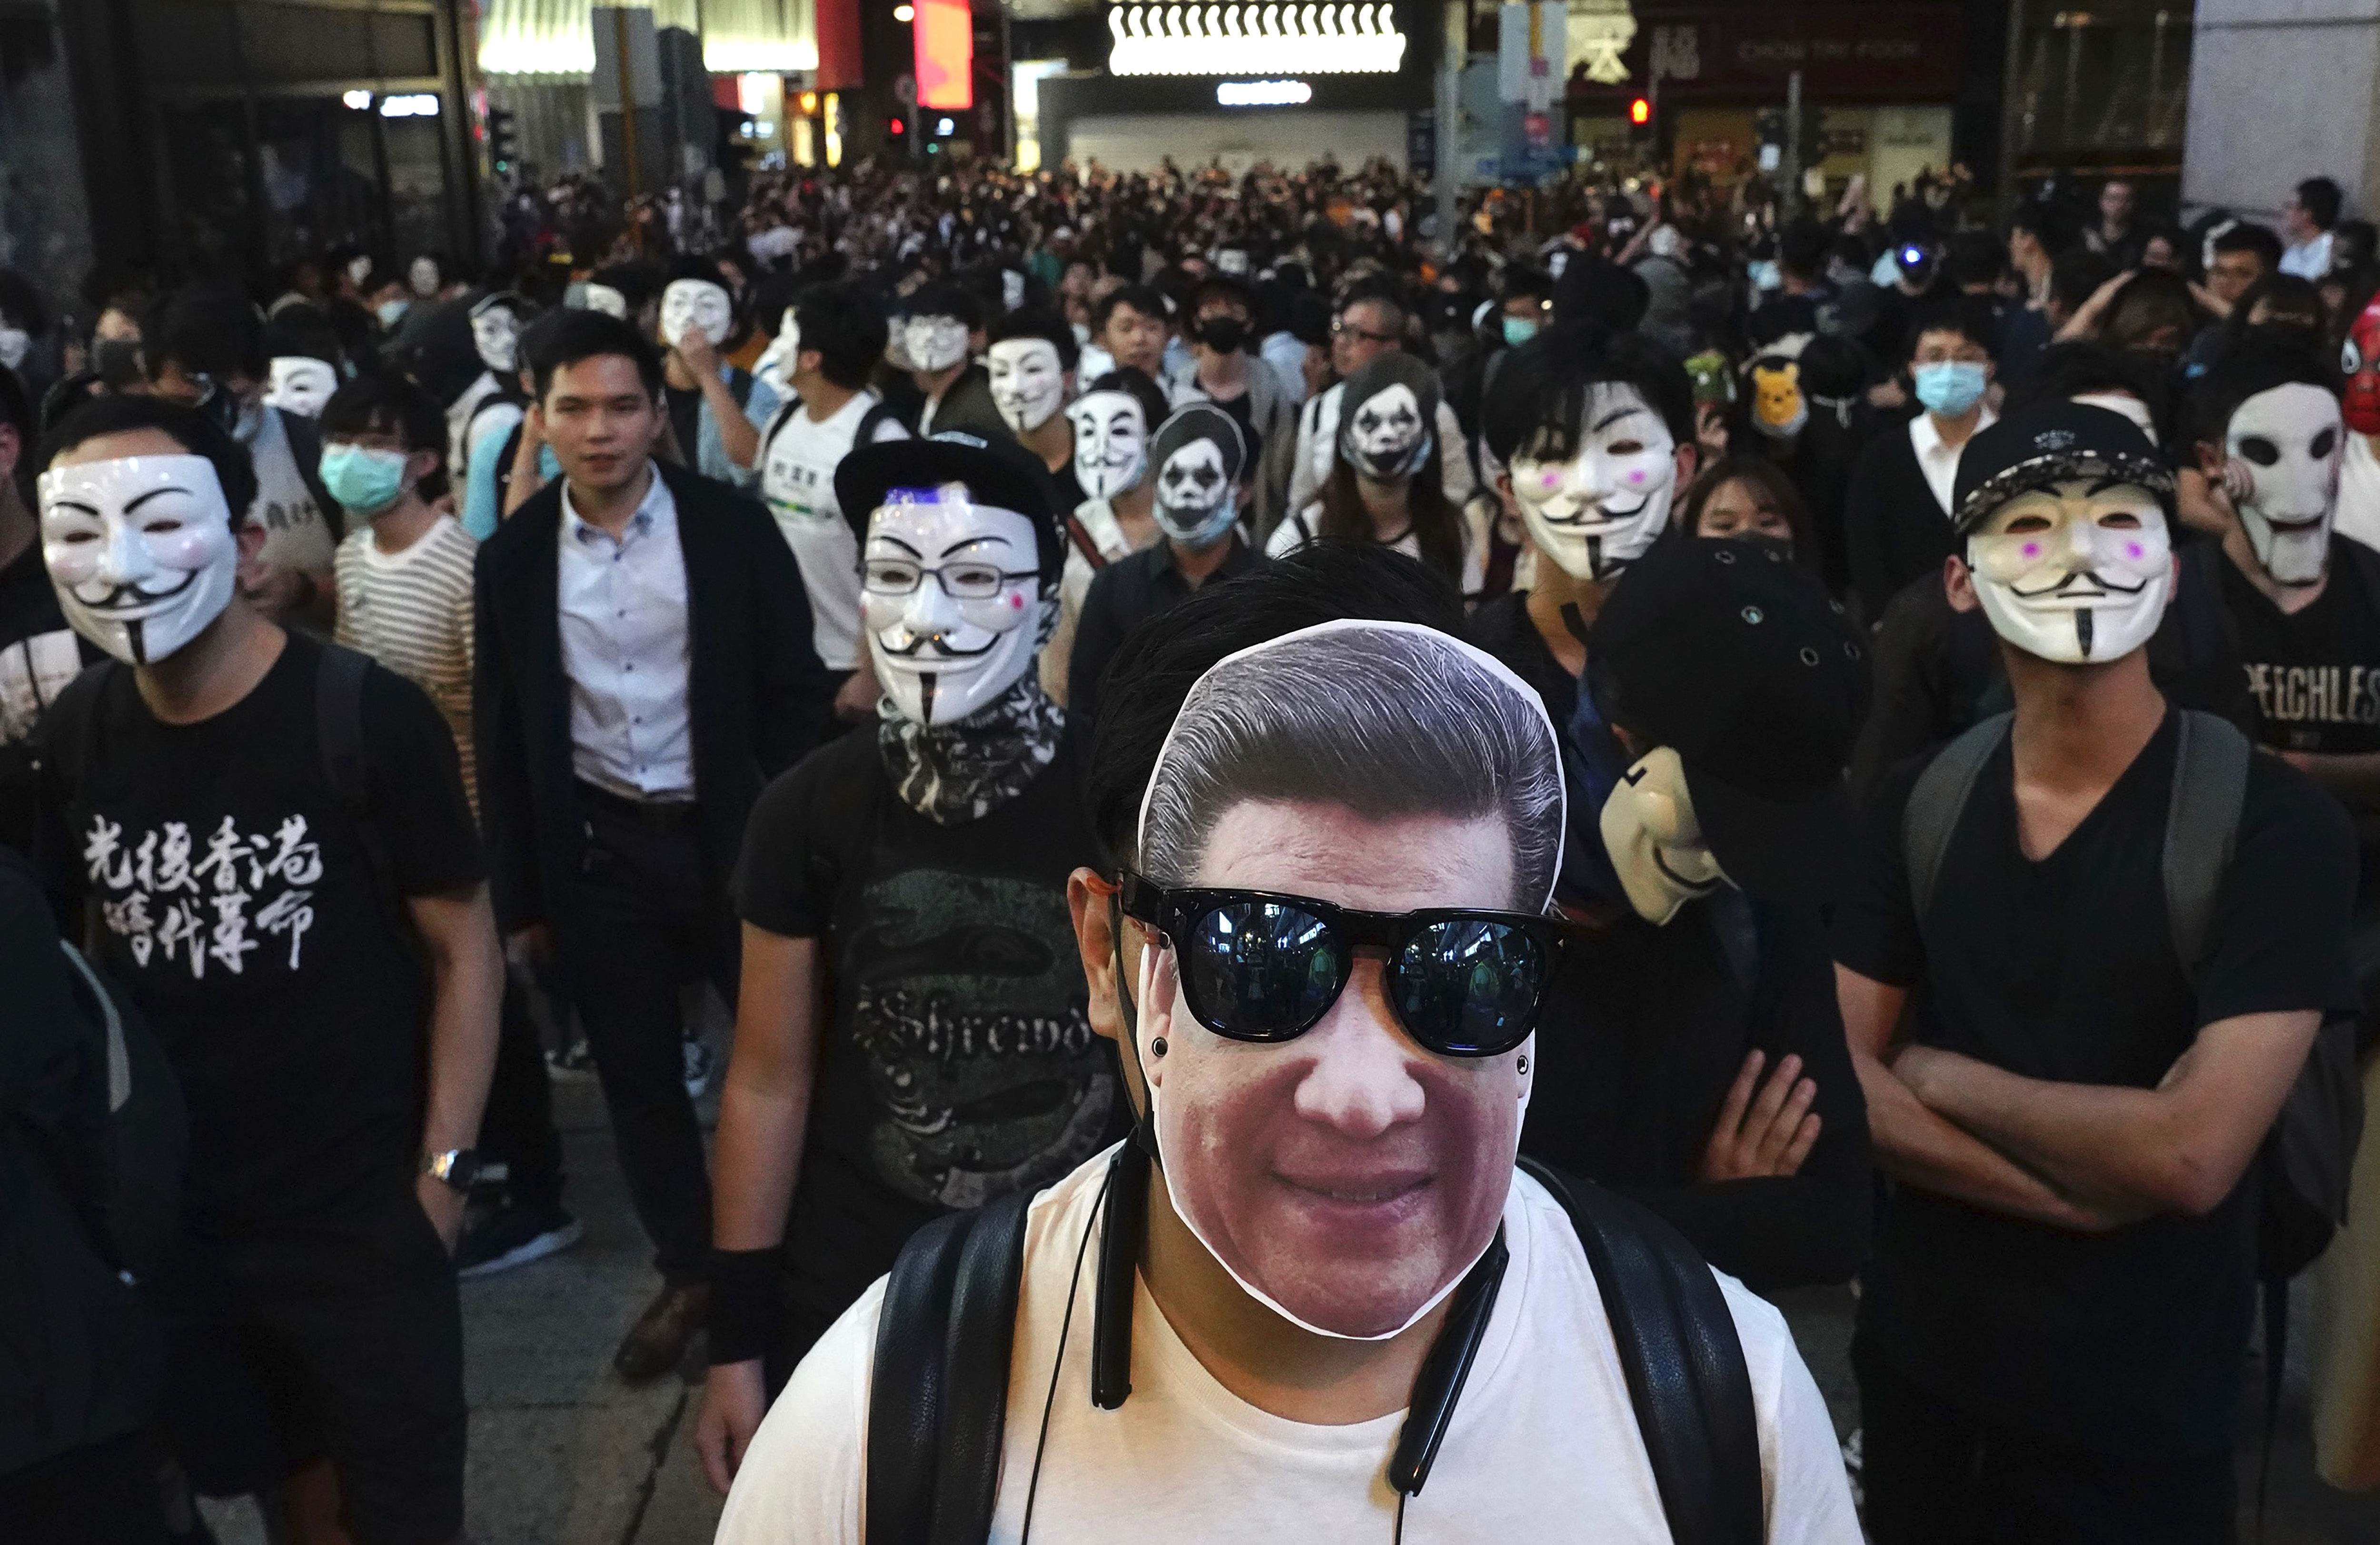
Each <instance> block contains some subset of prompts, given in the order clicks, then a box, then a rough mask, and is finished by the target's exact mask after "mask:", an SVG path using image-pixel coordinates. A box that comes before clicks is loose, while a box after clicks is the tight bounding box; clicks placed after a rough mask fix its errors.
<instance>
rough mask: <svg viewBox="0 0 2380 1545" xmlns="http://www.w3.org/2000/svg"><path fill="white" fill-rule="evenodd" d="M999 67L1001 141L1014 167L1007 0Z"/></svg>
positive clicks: (1012, 48) (1012, 56)
mask: <svg viewBox="0 0 2380 1545" xmlns="http://www.w3.org/2000/svg"><path fill="white" fill-rule="evenodd" d="M1000 68H1001V73H1002V75H1004V76H1005V77H1006V78H1007V79H1003V80H1002V81H1001V83H1000V103H1001V112H1000V116H1001V117H1002V119H1003V120H1005V122H1006V126H1007V127H1006V131H1005V132H1004V133H1002V136H1001V140H1002V142H1003V143H1004V144H1005V145H1006V146H1007V147H1008V165H1009V169H1010V170H1011V171H1014V170H1015V168H1016V29H1015V28H1014V27H1013V26H1011V25H1010V17H1009V14H1008V0H1001V5H1000Z"/></svg>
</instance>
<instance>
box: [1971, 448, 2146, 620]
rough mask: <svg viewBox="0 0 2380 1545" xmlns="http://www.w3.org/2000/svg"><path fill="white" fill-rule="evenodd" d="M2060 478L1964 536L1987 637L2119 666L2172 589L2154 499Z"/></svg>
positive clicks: (2129, 488)
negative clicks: (1987, 622) (1990, 633)
mask: <svg viewBox="0 0 2380 1545" xmlns="http://www.w3.org/2000/svg"><path fill="white" fill-rule="evenodd" d="M2103 481H2104V480H2100V479H2095V478H2069V479H2066V480H2064V481H2060V482H2058V484H2057V485H2056V486H2054V487H2050V488H2040V489H2033V490H2029V491H2028V492H2026V493H2020V494H2018V495H2016V496H2015V497H2014V498H2012V499H2010V500H2009V501H2008V502H2007V503H2006V504H2004V505H2000V506H1999V507H1998V508H1997V509H1995V510H1993V511H1992V512H1991V514H1989V515H1988V516H1985V517H1984V521H1983V524H1982V525H1981V526H1980V527H1978V528H1977V529H1975V531H1974V532H1973V534H1971V535H1970V536H1969V537H1968V538H1967V566H1968V567H1969V568H1971V569H1972V570H1973V573H1974V582H1975V593H1976V595H1977V597H1978V598H1979V599H1980V600H1981V601H1982V602H1983V607H1984V615H1985V617H1987V618H1989V619H1990V620H1991V625H1992V631H1994V632H1995V633H1998V635H1999V636H2000V637H2001V638H2003V639H2007V640H2008V641H2009V642H2010V643H2011V644H2014V645H2015V646H2016V647H2017V648H2019V649H2021V650H2023V651H2025V652H2026V653H2028V654H2033V655H2038V656H2039V657H2040V658H2042V659H2044V660H2052V661H2057V662H2059V663H2065V664H2082V663H2096V662H2099V661H2104V660H2119V659H2121V658H2123V657H2124V656H2125V655H2127V654H2130V653H2131V652H2132V651H2134V650H2136V649H2139V648H2140V647H2141V646H2142V645H2143V644H2145V643H2147V642H2148V641H2149V636H2150V635H2151V634H2153V633H2155V631H2156V626H2157V619H2158V618H2160V617H2162V616H2163V615H2164V614H2165V603H2166V598H2167V597H2168V594H2170V592H2171V591H2172V589H2173V548H2172V545H2171V540H2172V539H2171V538H2170V536H2169V535H2168V530H2167V527H2166V519H2165V511H2164V510H2163V508H2162V507H2160V506H2159V505H2158V504H2157V501H2156V496H2155V494H2153V493H2150V492H2149V491H2148V490H2146V489H2144V488H2142V487H2140V486H2139V485H2138V484H2136V483H2116V484H2112V485H2107V486H2102V483H2103Z"/></svg>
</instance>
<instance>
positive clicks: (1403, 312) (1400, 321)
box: [1333, 282, 1413, 342]
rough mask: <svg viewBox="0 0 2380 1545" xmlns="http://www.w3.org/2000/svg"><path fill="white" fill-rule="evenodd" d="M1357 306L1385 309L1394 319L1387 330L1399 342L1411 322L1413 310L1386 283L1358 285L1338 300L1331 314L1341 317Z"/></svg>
mask: <svg viewBox="0 0 2380 1545" xmlns="http://www.w3.org/2000/svg"><path fill="white" fill-rule="evenodd" d="M1358 306H1380V307H1384V308H1386V309H1387V310H1388V312H1389V315H1390V317H1392V318H1393V319H1394V320H1393V321H1391V322H1390V323H1389V328H1388V330H1389V331H1390V332H1391V333H1394V334H1395V335H1397V338H1398V340H1399V341H1400V342H1402V341H1403V338H1404V335H1405V328H1406V327H1407V326H1408V325H1409V324H1410V323H1411V322H1412V321H1413V308H1412V307H1410V306H1408V305H1406V304H1405V302H1404V297H1403V296H1401V295H1399V294H1398V293H1397V292H1396V290H1395V289H1394V288H1392V287H1391V286H1389V285H1387V284H1386V283H1371V282H1367V283H1363V284H1358V285H1356V286H1353V287H1352V288H1350V289H1349V290H1348V291H1347V293H1346V294H1345V295H1343V296H1341V297H1340V298H1339V304H1338V307H1337V308H1336V310H1335V311H1334V313H1333V314H1334V315H1338V316H1342V317H1343V316H1345V315H1346V314H1347V313H1348V312H1349V311H1352V310H1354V309H1355V308H1356V307H1358Z"/></svg>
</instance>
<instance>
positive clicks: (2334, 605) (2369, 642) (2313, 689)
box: [2222, 536, 2380, 754]
mask: <svg viewBox="0 0 2380 1545" xmlns="http://www.w3.org/2000/svg"><path fill="white" fill-rule="evenodd" d="M2349 546H2350V539H2348V538H2346V537H2340V536H2334V537H2332V538H2331V539H2330V578H2329V580H2328V582H2327V583H2325V585H2324V586H2323V588H2322V594H2321V595H2319V596H2317V597H2315V598H2314V602H2313V605H2311V606H2308V607H2306V608H2305V609H2304V610H2303V611H2301V612H2294V613H2284V612H2283V611H2282V610H2281V609H2280V608H2279V607H2278V606H2276V605H2275V604H2273V602H2272V601H2271V599H2270V598H2268V597H2267V596H2265V593H2264V592H2263V591H2261V590H2257V589H2256V587H2255V586H2254V585H2253V584H2251V583H2249V581H2248V577H2247V576H2246V575H2244V574H2241V573H2240V568H2239V566H2238V565H2236V564H2233V563H2230V562H2228V561H2226V562H2225V563H2224V564H2223V565H2222V569H2223V604H2224V607H2225V609H2226V610H2228V612H2229V613H2230V614H2231V617H2232V621H2233V624H2234V626H2235V627H2237V628H2238V630H2239V636H2240V661H2241V663H2243V664H2245V665H2246V667H2247V671H2248V691H2249V693H2250V695H2251V696H2252V697H2253V699H2254V700H2255V705H2256V739H2257V741H2258V743H2259V744H2262V745H2265V746H2269V747H2271V748H2273V749H2275V750H2278V751H2318V752H2323V753H2325V754H2337V753H2340V752H2350V753H2352V752H2360V751H2380V597H2375V596H2374V594H2373V593H2372V591H2371V590H2370V589H2369V588H2368V587H2367V586H2366V584H2365V582H2364V576H2365V573H2366V568H2365V566H2364V565H2363V564H2362V563H2359V562H2357V561H2356V557H2355V555H2354V554H2350V552H2349V551H2348V548H2349Z"/></svg>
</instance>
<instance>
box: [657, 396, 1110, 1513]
mask: <svg viewBox="0 0 2380 1545" xmlns="http://www.w3.org/2000/svg"><path fill="white" fill-rule="evenodd" d="M1036 470H1037V469H1036V468H1035V467H1034V465H1033V463H1032V462H1031V461H1030V460H1029V459H1027V458H1026V457H1025V456H1023V455H1021V454H1020V453H1018V452H1017V451H1016V450H1015V448H1014V446H1010V447H1007V448H1006V449H1005V451H1004V452H1003V451H1000V450H995V449H992V448H989V447H986V446H983V445H982V444H979V443H977V442H975V441H973V440H971V439H966V438H963V437H960V436H955V435H953V436H946V437H936V438H931V439H928V440H924V441H915V442H902V443H898V444H884V445H872V446H862V447H859V448H857V449H856V450H854V451H853V452H852V453H851V454H850V455H849V456H846V457H844V461H843V464H842V466H841V467H840V468H838V469H837V471H836V474H835V490H836V494H837V496H838V498H839V500H840V503H841V507H842V508H843V510H844V514H845V516H846V517H847V518H848V519H849V520H850V522H851V525H852V528H853V530H854V532H855V533H856V535H857V536H858V537H859V539H860V544H861V546H860V557H861V565H862V568H861V573H862V587H863V589H862V597H861V611H862V620H863V628H864V632H865V635H866V639H867V647H868V653H869V656H870V658H871V659H872V661H873V663H874V665H875V675H876V678H877V680H878V681H880V683H882V685H883V688H884V698H883V701H882V706H881V709H880V720H879V722H878V724H877V725H876V728H875V730H874V732H873V733H861V734H855V735H849V736H844V737H843V738H841V739H839V740H837V741H835V742H833V743H832V744H831V745H829V746H827V747H825V748H821V749H820V751H819V752H817V753H816V754H815V755H813V756H811V757H809V758H807V760H804V761H803V762H802V763H801V764H800V765H798V766H797V767H795V768H794V769H793V770H792V771H791V772H788V773H786V774H785V775H783V777H780V778H779V779H777V780H776V781H775V782H774V783H773V784H771V785H770V787H769V789H768V790H767V792H766V793H764V794H763V795H762V797H761V799H760V802H759V805H758V806H757V807H756V808H755V809H754V811H753V815H752V821H751V825H750V827H749V829H748V831H747V835H746V839H745V845H744V854H743V858H742V860H741V862H740V863H739V865H738V868H737V873H736V878H735V894H736V906H737V911H738V913H739V914H740V916H741V917H742V918H743V924H744V978H743V991H742V995H741V999H740V1001H739V1003H738V1004H737V1017H736V1034H735V1058H734V1060H733V1062H732V1063H731V1064H729V1067H728V1072H727V1082H726V1089H725V1092H724V1095H723V1097H722V1104H721V1113H720V1144H719V1153H720V1160H719V1165H718V1174H717V1179H716V1196H717V1202H716V1206H715V1209H714V1219H715V1223H714V1230H713V1243H714V1246H715V1248H714V1251H713V1266H712V1271H711V1281H712V1294H713V1296H712V1299H711V1319H710V1356H711V1363H712V1368H711V1373H710V1385H709V1389H708V1392H707V1393H706V1396H705V1400H704V1407H703V1412H702V1417H701V1420H700V1425H699V1433H700V1440H699V1441H700V1444H701V1447H702V1450H703V1454H704V1458H705V1463H706V1466H707V1467H708V1469H709V1471H710V1476H711V1478H712V1481H713V1483H714V1484H715V1485H716V1486H718V1487H719V1489H720V1490H726V1487H727V1479H728V1477H729V1476H731V1475H732V1474H733V1473H734V1470H735V1464H736V1462H737V1461H738V1460H739V1459H740V1457H741V1455H742V1454H743V1451H744V1447H745V1445H746V1443H747V1442H749V1441H750V1439H751V1436H752V1432H753V1429H754V1428H755V1427H756V1426H758V1424H759V1419H760V1415H761V1413H762V1411H763V1410H764V1409H766V1406H767V1401H768V1396H769V1394H770V1393H773V1392H774V1391H775V1389H776V1388H777V1387H778V1386H779V1385H780V1384H782V1383H783V1381H784V1379H785V1377H786V1376H787V1374H789V1373H790V1372H791V1371H792V1369H793V1367H794V1365H795V1362H797V1361H798V1360H799V1359H800V1358H801V1356H802V1355H803V1354H804V1353H805V1352H807V1350H808V1349H809V1345H810V1343H811V1342H813V1341H814V1340H816V1339H817V1337H818V1336H819V1335H820V1333H821V1332H824V1331H825V1330H826V1328H827V1327H828V1326H829V1325H830V1324H832V1323H833V1322H834V1320H835V1319H836V1318H837V1317H838V1316H839V1315H841V1314H842V1313H843V1312H844V1309H845V1308H848V1307H849V1306H850V1304H851V1302H852V1300H853V1299H855V1298H856V1297H858V1296H860V1295H861V1294H862V1293H863V1292H864V1291H865V1290H866V1289H867V1287H868V1283H870V1282H871V1281H873V1280H875V1279H876V1278H877V1277H878V1276H879V1275H880V1274H881V1273H882V1272H883V1271H885V1270H886V1269H887V1268H888V1267H890V1266H891V1265H892V1259H893V1257H894V1255H895V1254H896V1253H897V1252H898V1251H899V1249H900V1247H901V1244H902V1242H903V1241H904V1240H905V1239H906V1238H907V1237H908V1236H909V1235H910V1234H911V1233H912V1232H914V1231H915V1230H916V1229H917V1228H918V1227H919V1226H921V1225H923V1224H926V1223H929V1222H931V1221H932V1220H934V1219H936V1218H938V1217H941V1215H943V1214H944V1213H947V1212H949V1211H951V1210H953V1209H960V1208H969V1207H975V1206H979V1205H981V1204H982V1203H984V1202H987V1201H990V1200H992V1199H994V1198H999V1197H1002V1196H1004V1195H1007V1194H1008V1193H1010V1192H1012V1191H1014V1190H1017V1189H1019V1188H1022V1189H1025V1190H1027V1191H1030V1190H1033V1189H1036V1188H1038V1187H1039V1186H1044V1185H1047V1184H1049V1183H1050V1182H1051V1181H1053V1180H1056V1179H1058V1178H1059V1177H1060V1176H1062V1175H1063V1174H1066V1173H1067V1172H1068V1171H1069V1170H1071V1169H1073V1168H1074V1167H1075V1165H1077V1164H1079V1163H1081V1162H1083V1161H1084V1160H1085V1159H1086V1158H1087V1157H1088V1156H1089V1155H1090V1154H1091V1153H1092V1152H1094V1151H1095V1150H1098V1149H1099V1147H1101V1146H1102V1145H1104V1144H1105V1143H1107V1142H1108V1141H1109V1140H1111V1138H1112V1137H1113V1136H1114V1135H1115V1133H1116V1132H1118V1131H1120V1130H1121V1129H1122V1127H1123V1122H1124V1119H1125V1118H1124V1114H1123V1111H1124V1105H1123V1093H1122V1090H1121V1089H1119V1088H1118V1087H1117V1083H1116V1076H1115V1064H1114V1059H1113V1057H1112V1055H1111V1052H1109V1051H1108V1049H1107V1048H1106V1047H1105V1046H1103V1045H1102V1044H1100V1043H1099V1040H1098V1038H1097V1037H1096V1036H1095V1035H1094V1034H1093V1032H1092V1028H1091V1025H1090V1022H1089V1020H1088V1019H1087V1017H1086V1012H1085V1008H1084V986H1083V975H1082V968H1081V967H1080V965H1079V964H1078V963H1077V961H1076V959H1075V953H1074V949H1073V946H1072V940H1071V935H1070V930H1069V924H1068V920H1067V914H1066V901H1065V886H1066V876H1067V875H1068V873H1069V872H1070V871H1072V870H1075V868H1076V867H1077V866H1079V865H1083V864H1086V863H1088V862H1090V861H1091V855H1092V851H1093V845H1092V838H1091V832H1090V827H1089V824H1088V822H1087V820H1086V818H1085V815H1084V810H1085V807H1086V801H1085V798H1084V796H1083V788H1082V776H1083V763H1084V760H1085V755H1086V749H1087V748H1086V745H1085V740H1086V736H1084V735H1083V734H1082V733H1081V731H1080V730H1079V729H1072V728H1070V727H1069V724H1068V718H1067V714H1066V712H1065V711H1064V710H1063V709H1061V708H1060V707H1058V705H1057V704H1055V703H1053V702H1051V701H1050V699H1049V698H1048V697H1047V696H1046V695H1045V694H1044V693H1043V692H1042V690H1041V687H1040V684H1039V681H1038V677H1037V676H1036V675H1035V673H1034V668H1033V667H1034V656H1035V654H1036V653H1037V652H1038V651H1039V649H1040V647H1041V645H1042V643H1043V641H1044V640H1045V639H1047V638H1048V637H1049V634H1050V627H1052V625H1053V624H1054V622H1055V619H1056V615H1057V605H1058V601H1057V577H1058V573H1059V569H1060V563H1061V554H1062V548H1061V545H1060V543H1061V538H1060V535H1059V530H1058V526H1057V523H1056V522H1055V521H1054V520H1053V519H1052V518H1051V517H1050V508H1049V505H1048V504H1047V502H1046V500H1045V499H1044V497H1043V493H1042V486H1043V485H1042V482H1041V480H1040V479H1039V478H1038V477H1037V476H1036Z"/></svg>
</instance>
